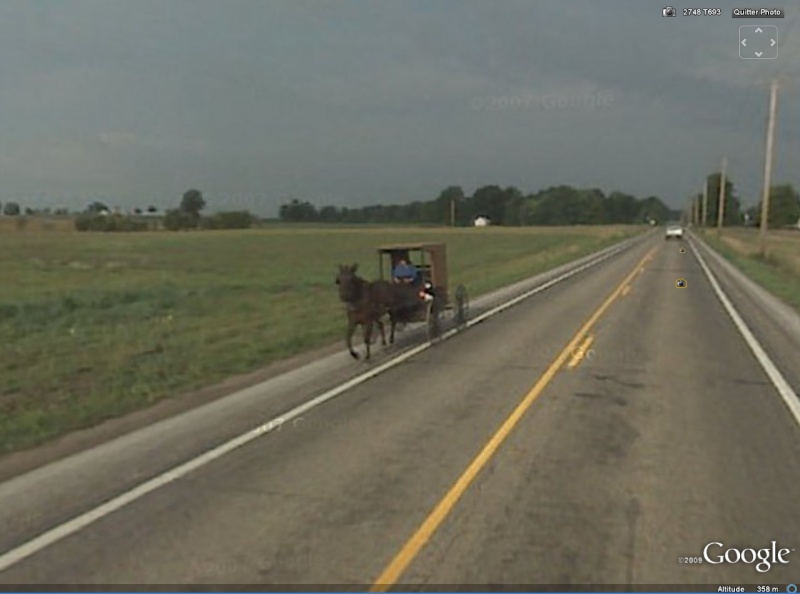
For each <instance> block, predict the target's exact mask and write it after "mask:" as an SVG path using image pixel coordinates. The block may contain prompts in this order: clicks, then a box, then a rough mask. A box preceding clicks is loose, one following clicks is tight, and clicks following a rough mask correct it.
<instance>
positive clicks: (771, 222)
mask: <svg viewBox="0 0 800 594" xmlns="http://www.w3.org/2000/svg"><path fill="white" fill-rule="evenodd" d="M706 180H707V186H706V187H707V190H708V197H707V199H706V200H705V202H706V209H707V214H706V216H705V222H706V226H709V227H715V226H716V225H717V223H718V220H719V197H720V186H721V184H722V174H721V173H712V174H711V175H709V176H707V178H706ZM692 204H693V206H695V205H696V207H697V212H699V213H700V222H701V223H702V217H703V215H702V213H703V195H702V194H699V193H698V194H696V195H694V196H693V197H692ZM761 206H762V200H759V201H758V203H757V204H756V205H755V206H751V207H749V208H746V209H743V208H742V202H741V199H740V197H739V195H738V192H737V190H736V188H735V186H734V184H733V182H732V181H731V180H730V179H728V178H727V177H726V179H725V205H724V207H723V209H722V218H723V219H724V220H723V225H725V226H733V225H760V224H761ZM798 222H800V193H798V191H797V190H796V189H795V188H794V186H792V185H791V184H782V185H777V186H772V187H771V188H770V191H769V214H768V218H767V225H768V227H770V228H780V227H788V226H796V225H797V224H798Z"/></svg>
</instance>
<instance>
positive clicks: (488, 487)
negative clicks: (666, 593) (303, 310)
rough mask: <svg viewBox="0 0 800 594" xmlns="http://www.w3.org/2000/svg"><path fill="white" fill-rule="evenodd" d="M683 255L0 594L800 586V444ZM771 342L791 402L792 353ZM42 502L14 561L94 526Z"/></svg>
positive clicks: (568, 300)
mask: <svg viewBox="0 0 800 594" xmlns="http://www.w3.org/2000/svg"><path fill="white" fill-rule="evenodd" d="M680 247H686V246H685V243H670V242H664V241H663V239H662V238H661V235H657V236H652V237H651V238H650V239H648V240H646V241H644V242H642V243H640V244H639V245H636V246H635V247H633V248H631V249H630V250H628V251H626V252H624V253H622V254H620V255H618V256H615V257H613V258H611V259H609V260H607V261H605V262H603V263H602V264H600V265H598V266H596V267H594V268H591V269H589V270H587V271H585V272H582V273H581V274H578V275H576V276H575V277H573V278H571V279H569V280H567V281H564V282H563V283H560V284H557V285H555V286H553V287H552V288H550V289H548V290H547V291H544V292H542V293H540V294H538V295H536V296H534V297H532V298H530V299H529V300H527V301H525V302H523V303H522V304H520V305H518V306H516V307H514V308H512V309H509V310H507V311H505V312H503V313H501V314H499V315H497V316H495V317H492V318H490V319H488V320H486V321H485V322H484V323H482V324H479V325H476V326H475V327H473V328H471V329H469V330H467V331H466V332H464V333H462V334H459V335H458V336H456V337H454V338H452V339H450V340H448V341H446V342H443V343H441V344H439V345H437V346H436V347H434V348H432V349H429V350H427V351H425V352H422V353H420V354H419V355H417V356H415V357H413V358H411V359H410V360H408V361H407V362H405V363H403V364H401V365H399V366H397V367H395V368H393V369H391V370H389V371H387V372H386V373H384V374H382V375H379V376H377V377H375V378H373V379H371V380H370V381H368V382H366V383H363V384H361V385H359V386H356V387H354V388H353V389H352V390H350V391H349V392H348V393H347V394H345V395H343V396H342V397H339V398H337V399H335V400H332V401H330V402H327V403H325V404H323V405H321V406H319V407H318V408H316V409H314V410H312V411H310V412H308V413H307V414H305V415H304V416H303V417H301V418H299V419H296V420H295V421H293V422H290V423H287V424H285V425H284V426H282V427H281V429H280V431H274V432H272V433H269V434H267V435H264V436H263V437H261V438H259V439H256V440H254V441H252V442H250V443H249V444H247V445H245V446H243V447H241V448H239V449H237V450H235V451H233V452H231V453H229V454H228V455H226V456H224V457H222V458H220V459H218V460H215V461H213V462H210V463H209V464H207V465H205V466H203V467H201V468H199V469H198V470H196V471H195V472H193V473H191V474H189V475H188V476H186V477H184V478H181V479H179V480H177V481H174V482H171V483H169V484H166V485H165V486H163V487H162V488H160V489H157V490H155V491H153V492H152V493H150V494H148V495H146V496H144V497H141V498H139V499H137V500H136V501H133V502H132V503H131V504H130V505H127V506H126V507H124V508H122V509H120V510H118V511H116V512H114V513H111V514H108V515H106V516H105V517H102V518H101V519H99V520H97V521H96V522H94V523H92V524H90V525H88V526H87V527H85V528H84V529H83V530H81V531H78V532H77V533H76V534H73V535H71V536H68V537H66V538H64V539H62V540H58V541H57V542H54V544H52V545H50V546H49V547H45V548H43V549H42V550H39V551H38V552H36V553H35V554H32V555H30V556H27V557H25V558H23V559H21V560H20V561H19V562H18V563H15V564H13V565H12V566H10V567H8V568H7V569H6V570H5V571H3V572H1V573H0V583H2V584H6V585H12V586H13V585H17V587H18V585H20V584H32V583H35V584H51V585H55V584H71V585H78V584H102V585H106V586H109V585H112V584H154V585H160V586H161V588H164V587H168V586H169V585H172V584H219V585H227V586H228V587H237V585H242V584H260V586H258V587H259V588H260V589H269V588H270V585H272V586H275V587H277V588H282V589H287V588H288V587H290V585H293V584H305V585H307V587H308V588H309V589H311V588H317V589H318V588H320V587H323V586H324V585H327V584H330V585H336V584H341V585H344V584H350V585H352V586H353V587H354V589H364V588H368V587H371V586H372V584H373V583H375V582H376V581H379V582H381V583H382V586H380V587H376V589H382V590H385V589H389V588H396V589H403V590H409V589H413V590H424V589H426V588H430V589H444V588H448V589H451V588H456V587H461V586H464V585H475V586H477V587H478V588H482V589H491V588H496V587H499V586H500V585H503V584H520V585H522V584H540V585H545V584H564V585H569V584H710V585H737V584H757V583H760V584H780V583H784V584H785V583H790V582H797V581H800V551H794V549H795V548H797V549H800V503H798V496H799V495H800V428H798V425H797V421H796V420H795V418H794V417H793V416H792V415H791V414H790V413H789V409H788V407H787V406H786V404H785V403H784V401H783V400H782V399H781V397H780V396H779V394H778V393H777V391H776V389H775V387H774V386H773V384H772V383H771V382H770V380H769V379H768V377H767V375H766V374H765V372H764V370H763V369H762V366H761V365H760V364H759V362H758V361H757V359H756V358H755V356H754V355H753V353H752V351H751V350H750V348H749V347H748V346H747V344H746V343H745V341H744V340H743V339H742V336H741V334H740V332H739V331H738V330H737V328H736V327H735V325H734V323H733V322H732V320H731V318H730V316H729V315H728V313H727V312H726V311H725V309H724V308H723V306H722V304H721V303H720V300H719V299H718V297H717V296H716V295H715V293H714V291H713V289H712V286H711V284H710V283H709V280H708V278H707V277H706V275H705V274H704V272H703V270H702V269H701V267H700V266H699V264H698V261H697V259H696V257H695V256H694V254H693V252H692V250H690V249H688V248H687V249H686V251H685V252H684V253H681V252H680ZM712 269H714V268H712ZM714 270H715V269H714ZM678 278H683V279H685V280H686V281H687V284H688V286H687V287H686V288H682V289H679V288H677V287H676V280H677V279H678ZM626 279H627V282H626ZM721 282H723V288H725V287H726V282H732V281H730V280H727V281H725V280H724V279H722V278H721ZM740 300H744V297H740ZM734 304H736V302H734ZM751 313H752V312H751ZM587 322H592V323H591V324H590V326H589V327H588V328H586V327H585V325H586V324H587ZM759 323H760V326H759V328H758V333H757V334H758V338H759V339H760V340H761V341H762V344H763V345H764V347H765V348H766V350H767V351H768V352H770V349H776V348H780V349H781V350H782V352H781V353H780V357H777V358H776V364H778V365H779V367H780V370H781V371H782V372H783V373H784V374H785V376H786V379H787V380H788V381H789V383H790V384H791V386H792V387H793V389H794V390H795V391H796V392H797V391H799V390H798V388H800V377H798V371H797V369H796V363H797V361H800V349H796V350H795V351H794V352H786V350H787V349H791V348H796V346H795V345H793V344H792V343H791V342H790V341H787V340H786V339H785V337H783V336H782V335H781V332H782V329H781V328H780V327H779V326H775V327H771V326H770V325H769V321H768V320H766V319H764V320H760V321H759ZM582 329H583V330H582ZM578 345H582V346H583V347H584V349H583V352H584V356H583V357H582V358H581V357H579V356H576V354H575V353H576V349H575V348H574V347H576V346H578ZM570 346H572V347H573V348H569V347H570ZM580 350H581V349H580V348H579V349H577V351H580ZM554 361H557V362H558V363H559V364H560V365H554ZM561 363H563V364H561ZM793 365H794V366H795V367H793ZM301 396H303V395H302V394H296V397H297V398H300V397H301ZM509 418H511V419H512V420H514V419H515V420H516V424H514V425H513V426H512V425H511V423H510V422H509ZM498 431H500V433H498ZM487 444H489V449H488V450H487V449H485V448H486V447H487ZM176 447H178V446H176ZM165 455H166V454H165ZM152 456H153V457H155V458H157V457H158V456H159V453H158V452H153V454H152ZM127 470H128V469H126V468H124V467H123V468H121V469H119V472H122V473H124V472H126V471H127ZM131 472H132V475H135V476H132V477H131V482H132V483H133V484H135V479H136V478H137V477H138V473H134V472H133V471H131ZM72 480H73V481H74V482H75V483H76V484H79V483H80V481H81V477H80V475H75V476H74V477H73V479H72ZM0 487H2V486H1V485H0ZM110 495H112V494H111V493H110V492H109V493H107V494H105V495H104V498H108V496H110ZM37 497H44V494H39V495H37V496H36V497H34V496H33V495H32V496H31V498H30V499H29V500H26V501H21V500H17V502H16V506H17V507H16V508H15V511H14V518H16V519H17V522H16V523H14V522H13V518H11V517H9V516H6V518H5V520H4V521H5V522H6V527H7V528H8V530H7V531H6V532H5V533H2V532H0V545H2V547H3V548H2V549H0V553H2V551H4V550H7V549H10V548H13V547H19V546H20V545H24V543H25V542H26V541H28V540H29V539H30V538H32V537H33V536H35V535H36V534H37V533H40V532H42V531H44V530H47V529H49V528H52V527H53V526H54V525H56V524H58V523H60V522H63V521H64V520H66V519H68V517H70V516H71V515H74V514H75V513H78V512H80V511H85V508H86V507H87V505H88V504H87V501H88V499H87V500H85V501H81V502H76V501H63V502H61V503H59V502H56V501H49V502H48V505H47V509H43V507H42V506H43V500H42V499H37ZM97 503H99V502H97ZM92 505H96V503H93V504H92ZM434 510H436V511H434ZM0 518H2V512H0ZM772 541H776V542H777V547H778V549H781V548H786V549H791V552H789V553H787V554H785V555H784V558H785V559H786V560H788V564H774V565H772V567H771V568H770V569H769V571H767V572H764V573H759V572H757V571H756V570H755V569H754V565H753V564H743V563H738V564H729V563H723V564H719V565H712V564H710V563H708V562H705V561H704V562H702V563H697V564H694V563H692V564H687V563H680V562H679V558H684V557H700V556H702V554H703V548H704V547H705V546H706V545H707V544H709V543H712V542H720V543H722V544H723V545H724V547H723V548H722V550H719V549H718V548H716V547H713V548H712V549H711V553H713V554H714V555H720V554H722V553H724V550H725V549H728V548H732V547H733V548H738V549H746V548H752V549H762V548H765V547H769V546H770V545H771V543H772ZM6 587H8V586H6ZM224 587H225V586H218V588H224ZM129 589H130V588H129Z"/></svg>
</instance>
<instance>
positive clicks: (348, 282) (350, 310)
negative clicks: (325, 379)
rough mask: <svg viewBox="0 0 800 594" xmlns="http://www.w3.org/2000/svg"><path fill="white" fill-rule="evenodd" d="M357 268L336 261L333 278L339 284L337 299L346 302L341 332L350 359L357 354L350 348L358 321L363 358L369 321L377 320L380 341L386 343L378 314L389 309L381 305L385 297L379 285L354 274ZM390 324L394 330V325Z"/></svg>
mask: <svg viewBox="0 0 800 594" xmlns="http://www.w3.org/2000/svg"><path fill="white" fill-rule="evenodd" d="M357 270H358V264H353V265H352V266H347V265H342V264H339V274H337V275H336V281H335V282H336V284H337V285H338V286H339V299H341V300H342V302H343V303H344V304H345V305H346V306H347V334H346V335H345V343H346V344H347V350H348V351H349V352H350V355H351V356H352V357H353V358H354V359H359V358H360V357H359V356H358V353H356V352H355V351H354V350H353V334H354V333H355V330H356V327H357V326H358V325H359V324H360V325H361V326H362V328H363V329H364V344H365V345H366V350H367V354H366V359H369V358H370V355H371V353H370V344H371V343H372V326H373V324H377V326H378V329H379V330H380V332H381V344H382V345H383V346H386V333H385V329H384V326H383V322H382V321H381V318H382V317H383V316H384V315H386V314H387V313H389V309H388V307H387V306H386V305H385V302H386V297H385V296H384V295H383V293H382V292H381V289H377V290H376V289H375V288H374V286H373V285H374V283H370V282H368V281H366V280H364V279H363V278H361V277H359V276H358V275H357V274H356V271H357ZM376 297H378V298H376ZM392 328H393V330H394V326H392ZM393 334H394V331H393Z"/></svg>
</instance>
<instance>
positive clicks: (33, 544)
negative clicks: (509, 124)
mask: <svg viewBox="0 0 800 594" xmlns="http://www.w3.org/2000/svg"><path fill="white" fill-rule="evenodd" d="M640 238H643V237H642V236H640ZM633 245H635V242H634V243H633ZM629 247H631V243H629V242H628V241H625V242H624V243H623V245H622V246H621V247H619V248H618V249H612V250H610V251H609V252H607V253H605V254H603V255H601V256H599V257H597V258H596V259H593V260H590V261H588V262H585V263H584V264H581V265H580V266H577V267H575V268H573V269H570V270H569V271H567V272H565V273H564V274H561V275H559V276H557V277H556V278H554V279H551V280H549V281H547V282H545V283H543V284H541V285H539V286H537V287H535V288H533V289H531V290H529V291H526V292H525V293H523V294H521V295H519V296H517V297H514V298H513V299H511V300H509V301H506V302H505V303H502V304H500V305H498V306H496V307H493V308H492V309H490V310H489V311H486V312H484V313H482V314H481V315H479V316H477V317H475V318H474V319H472V320H469V321H468V322H467V324H466V328H471V327H472V326H474V325H476V324H479V323H481V322H483V321H484V320H486V319H488V318H490V317H492V316H495V315H497V314H499V313H500V312H502V311H505V310H507V309H509V308H510V307H513V306H514V305H517V304H518V303H520V302H522V301H524V300H525V299H528V298H530V297H532V296H533V295H536V294H537V293H541V292H542V291H545V290H547V289H549V288H550V287H552V286H553V285H555V284H557V283H560V282H562V281H564V280H566V279H568V278H570V277H572V276H575V275H576V274H578V273H579V272H582V271H584V270H586V269H588V268H591V267H593V266H596V265H597V264H599V263H600V262H603V261H605V260H607V259H609V258H611V257H612V256H615V255H617V254H618V253H620V252H622V251H624V250H626V249H628V248H629ZM461 331H463V329H458V328H454V329H452V330H449V331H448V332H446V333H444V334H443V335H442V336H441V337H440V338H439V339H438V340H437V341H435V342H433V343H429V342H426V343H424V344H422V345H419V346H417V347H413V348H411V349H409V350H407V351H405V352H403V353H401V354H399V355H398V356H396V357H395V358H393V359H390V360H389V361H386V362H385V363H383V364H381V365H379V366H378V367H375V368H374V369H371V370H369V371H367V372H365V373H362V374H360V375H357V376H356V377H354V378H352V379H350V380H349V381H347V382H345V383H343V384H340V385H338V386H337V387H335V388H333V389H331V390H328V391H327V392H325V393H323V394H320V395H319V396H317V397H315V398H313V399H311V400H309V401H308V402H305V403H304V404H301V405H300V406H298V407H295V408H293V409H291V410H290V411H288V412H287V413H285V414H283V415H281V416H279V417H276V418H274V419H272V420H270V421H268V422H267V423H264V424H263V425H260V426H258V427H256V428H255V429H252V430H250V431H248V432H247V433H244V434H242V435H240V436H238V437H234V438H233V439H231V440H229V441H227V442H225V443H222V444H221V445H218V446H216V447H214V448H212V449H211V450H209V451H207V452H206V453H204V454H201V455H199V456H197V457H195V458H193V459H191V460H189V461H188V462H184V463H183V464H180V465H178V466H176V467H174V468H172V469H171V470H168V471H166V472H163V473H161V474H159V475H158V476H155V477H153V478H151V479H149V480H147V481H145V482H143V483H141V484H139V485H138V486H136V487H134V488H133V489H130V490H129V491H126V492H125V493H122V494H120V495H118V496H116V497H114V498H113V499H111V500H109V501H107V502H106V503H103V504H101V505H99V506H97V507H95V508H93V509H91V510H89V511H88V512H85V513H83V514H81V515H79V516H76V517H75V518H73V519H71V520H67V521H66V522H64V523H62V524H60V525H58V526H56V527H55V528H51V529H50V530H48V531H47V532H44V533H43V534H41V535H39V536H37V537H35V538H33V539H31V540H29V541H27V542H25V543H23V544H21V545H19V546H17V547H15V548H13V549H11V550H9V551H7V552H5V553H3V554H2V555H0V572H3V571H5V570H7V569H8V568H10V567H12V566H13V565H16V564H17V563H19V562H20V561H22V560H24V559H26V558H28V557H30V556H32V555H35V554H36V553H38V552H39V551H41V550H42V549H44V548H46V547H48V546H50V545H52V544H54V543H56V542H58V541H60V540H63V539H64V538H67V537H68V536H71V535H72V534H75V533H76V532H79V531H80V530H82V529H83V528H86V527H87V526H89V525H90V524H93V523H94V522H97V521H98V520H100V519H102V518H104V517H105V516H107V515H109V514H112V513H113V512H115V511H117V510H119V509H122V508H123V507H125V506H126V505H128V504H130V503H133V502H134V501H136V500H137V499H141V498H142V497H144V496H145V495H147V494H148V493H152V492H153V491H155V490H156V489H159V488H160V487H163V486H165V485H168V484H169V483H172V482H174V481H176V480H178V479H180V478H182V477H184V476H186V475H188V474H189V473H191V472H193V471H194V470H197V469H198V468H200V467H202V466H205V465H206V464H209V463H210V462H213V461H214V460H217V459H219V458H221V457H222V456H225V455H226V454H229V453H230V452H232V451H233V450H236V449H238V448H240V447H242V446H244V445H246V444H248V443H250V442H251V441H254V440H256V439H258V438H259V437H261V436H262V435H265V434H267V433H270V432H271V431H274V430H276V429H277V430H278V431H280V430H281V427H282V426H283V424H284V423H286V422H288V421H291V420H293V419H296V418H297V417H299V416H301V415H302V414H304V413H306V412H308V411H309V410H311V409H313V408H316V407H317V406H319V405H320V404H323V403H325V402H327V401H328V400H332V399H333V398H336V397H337V396H339V395H341V394H343V393H344V392H347V391H348V390H350V389H352V388H354V387H356V386H358V385H360V384H363V383H364V382H366V381H368V380H370V379H372V378H374V377H375V376H377V375H380V374H381V373H383V372H385V371H388V370H389V369H391V368H393V367H396V366H398V365H400V364H401V363H404V362H405V361H407V360H409V359H411V358H412V357H414V356H416V355H418V354H420V353H422V352H424V351H426V350H428V349H429V348H431V346H433V345H435V344H438V343H439V342H441V341H444V340H447V339H449V338H452V337H453V336H455V335H457V334H459V333H460V332H461Z"/></svg>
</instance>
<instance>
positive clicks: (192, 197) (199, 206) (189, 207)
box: [180, 190, 206, 219]
mask: <svg viewBox="0 0 800 594" xmlns="http://www.w3.org/2000/svg"><path fill="white" fill-rule="evenodd" d="M205 207H206V201H205V199H204V198H203V194H202V192H200V190H187V191H186V192H184V194H183V198H182V199H181V205H180V210H181V212H184V213H186V214H189V215H192V216H193V217H195V218H198V219H199V218H200V213H201V212H202V210H203V209H204V208H205Z"/></svg>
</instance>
